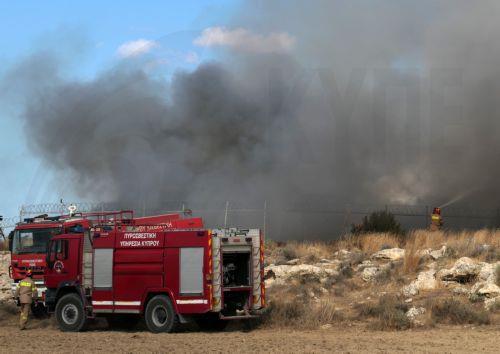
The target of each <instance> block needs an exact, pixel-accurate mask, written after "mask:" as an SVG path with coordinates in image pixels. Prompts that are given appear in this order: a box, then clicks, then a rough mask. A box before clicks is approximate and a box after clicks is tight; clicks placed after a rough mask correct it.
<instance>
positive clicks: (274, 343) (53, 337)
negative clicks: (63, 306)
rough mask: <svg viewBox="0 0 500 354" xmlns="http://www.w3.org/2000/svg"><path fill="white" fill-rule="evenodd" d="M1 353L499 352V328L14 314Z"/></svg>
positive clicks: (1, 335)
mask: <svg viewBox="0 0 500 354" xmlns="http://www.w3.org/2000/svg"><path fill="white" fill-rule="evenodd" d="M0 315H1V316H2V317H3V318H0V352H33V351H36V352H52V353H57V352H97V351H100V352H106V353H108V352H178V353H180V352H190V353H207V352H215V353H222V352H233V353H243V352H266V353H291V352H293V353H296V352H308V353H322V352H356V353H374V352H412V353H415V352H417V353H418V352H426V353H449V352H453V353H455V352H457V353H458V352H463V353H472V352H475V353H477V352H481V353H498V348H499V346H500V327H499V326H487V327H474V326H466V327H463V326H462V327H458V326H453V327H438V328H434V329H431V330H409V331H402V332H380V331H372V330H368V329H366V328H365V327H364V326H363V325H361V324H360V325H359V326H358V325H353V326H351V327H349V326H346V327H332V328H329V329H324V330H322V329H318V330H313V331H295V330H289V329H257V330H252V331H249V332H246V331H242V330H238V329H233V330H231V329H230V330H227V331H225V332H220V333H207V332H200V331H198V330H196V329H188V330H185V331H183V332H181V333H174V334H152V333H149V332H147V331H145V330H137V331H131V332H127V331H116V330H109V329H107V327H105V326H104V325H103V323H101V324H100V325H99V324H98V325H95V326H94V328H93V329H91V330H88V331H86V332H81V333H62V332H60V331H59V330H58V329H57V328H56V327H55V326H54V323H53V320H43V321H38V320H32V321H31V323H30V325H29V329H28V330H26V331H19V330H18V328H17V317H14V314H13V313H8V314H6V313H5V312H3V313H1V314H0Z"/></svg>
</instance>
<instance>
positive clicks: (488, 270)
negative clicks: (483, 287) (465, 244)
mask: <svg viewBox="0 0 500 354" xmlns="http://www.w3.org/2000/svg"><path fill="white" fill-rule="evenodd" d="M498 266H500V262H496V263H486V262H481V263H479V267H480V271H479V276H478V278H479V280H481V281H486V282H488V283H495V282H496V278H497V275H496V268H497V267H498Z"/></svg>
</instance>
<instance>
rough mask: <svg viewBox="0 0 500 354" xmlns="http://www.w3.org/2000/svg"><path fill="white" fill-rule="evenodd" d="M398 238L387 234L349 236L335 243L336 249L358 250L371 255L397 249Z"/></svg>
mask: <svg viewBox="0 0 500 354" xmlns="http://www.w3.org/2000/svg"><path fill="white" fill-rule="evenodd" d="M399 244H400V237H399V236H397V235H394V234H388V233H372V234H360V235H351V236H349V237H345V238H343V239H341V240H339V241H337V243H336V248H337V249H360V250H362V251H363V252H364V253H366V254H372V253H375V252H377V251H380V250H381V249H384V248H394V247H399Z"/></svg>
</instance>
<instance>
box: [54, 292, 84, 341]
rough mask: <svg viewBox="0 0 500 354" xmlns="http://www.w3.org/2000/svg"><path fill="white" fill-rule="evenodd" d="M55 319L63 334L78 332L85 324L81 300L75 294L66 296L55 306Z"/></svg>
mask: <svg viewBox="0 0 500 354" xmlns="http://www.w3.org/2000/svg"><path fill="white" fill-rule="evenodd" d="M56 319H57V324H58V325H59V328H60V329H61V331H63V332H79V331H81V330H83V328H84V327H85V324H86V322H87V315H86V314H85V311H84V308H83V303H82V300H81V299H80V296H78V295H77V294H67V295H64V296H63V297H62V298H60V299H59V301H58V302H57V305H56Z"/></svg>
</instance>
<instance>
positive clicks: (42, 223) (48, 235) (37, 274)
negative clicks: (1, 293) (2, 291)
mask: <svg viewBox="0 0 500 354" xmlns="http://www.w3.org/2000/svg"><path fill="white" fill-rule="evenodd" d="M62 232H63V222H62V221H61V220H60V217H49V216H47V215H40V216H37V217H34V218H27V219H24V221H22V222H19V223H18V224H17V225H16V227H15V229H14V230H13V231H12V232H11V233H10V234H9V249H10V252H11V264H10V267H9V275H10V278H11V279H12V284H11V287H12V294H14V292H15V290H16V286H17V283H18V282H19V281H20V280H22V279H23V278H24V277H25V276H26V270H28V269H31V270H32V272H33V280H34V281H35V284H36V286H37V291H38V296H39V297H41V296H42V295H43V292H44V291H45V286H44V283H43V275H44V270H45V266H46V263H45V258H46V254H47V246H48V244H49V241H50V240H51V239H52V237H54V236H56V235H59V234H61V233H62ZM33 310H34V313H35V314H37V313H38V312H39V311H38V310H37V309H33Z"/></svg>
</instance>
